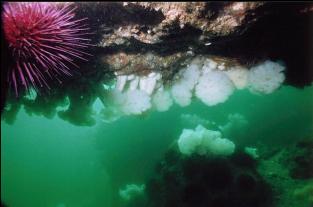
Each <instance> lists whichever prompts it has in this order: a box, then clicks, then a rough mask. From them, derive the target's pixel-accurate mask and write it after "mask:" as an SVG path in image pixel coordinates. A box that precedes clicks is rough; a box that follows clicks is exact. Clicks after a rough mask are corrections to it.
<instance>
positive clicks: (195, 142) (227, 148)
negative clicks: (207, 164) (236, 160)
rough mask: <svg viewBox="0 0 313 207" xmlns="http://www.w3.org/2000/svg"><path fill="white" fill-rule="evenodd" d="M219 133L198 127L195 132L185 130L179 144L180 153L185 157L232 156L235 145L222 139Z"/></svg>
mask: <svg viewBox="0 0 313 207" xmlns="http://www.w3.org/2000/svg"><path fill="white" fill-rule="evenodd" d="M221 137H222V134H221V133H220V132H219V131H212V130H208V129H206V128H204V127H203V126H202V125H198V126H197V127H196V128H195V130H192V129H184V130H183V132H182V133H181V135H180V137H179V139H178V141H177V143H178V148H179V151H180V152H181V153H182V154H185V155H191V154H193V153H197V154H199V155H218V156H220V155H230V154H232V153H233V152H234V151H235V144H234V143H233V142H232V141H230V140H228V139H225V138H221Z"/></svg>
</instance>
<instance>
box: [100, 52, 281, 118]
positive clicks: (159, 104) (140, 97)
mask: <svg viewBox="0 0 313 207" xmlns="http://www.w3.org/2000/svg"><path fill="white" fill-rule="evenodd" d="M283 70H284V66H282V65H281V64H279V63H276V62H272V61H269V60H267V61H265V62H264V63H260V64H258V65H257V66H254V67H252V68H251V69H250V70H249V69H248V68H245V67H243V66H234V67H230V68H226V67H225V66H224V65H223V64H218V63H217V62H215V61H214V60H212V59H209V58H207V59H203V58H195V59H194V60H192V61H191V63H190V64H189V65H188V66H187V67H185V68H182V69H180V70H179V72H178V73H177V74H176V75H175V76H174V77H173V79H172V80H171V81H170V83H167V84H164V81H163V80H162V74H161V73H160V72H151V73H149V74H146V75H142V76H139V75H138V76H137V75H134V74H131V75H128V76H127V75H117V81H116V85H115V89H113V90H110V91H108V92H107V93H106V94H105V95H106V99H108V100H109V104H107V106H106V108H105V109H104V111H105V112H104V114H110V113H109V112H108V110H111V111H115V113H114V114H115V115H116V114H119V116H122V115H123V114H125V115H130V114H135V115H136V114H137V115H138V114H142V113H144V112H146V111H148V110H150V109H156V110H157V111H167V110H168V109H169V108H170V107H171V106H172V105H173V103H176V104H177V105H179V106H181V107H186V106H188V105H190V104H191V102H192V100H193V98H198V99H199V100H201V101H202V102H203V103H204V104H206V105H207V106H214V105H217V104H220V103H223V102H225V101H226V100H227V99H228V98H229V96H231V95H232V94H233V92H234V91H235V90H236V89H238V90H241V89H244V88H248V89H249V90H250V91H252V92H253V93H259V94H262V93H263V94H269V93H272V92H273V91H274V90H276V89H277V88H278V87H279V86H280V85H281V84H282V82H283V81H284V74H283V73H282V71H283Z"/></svg>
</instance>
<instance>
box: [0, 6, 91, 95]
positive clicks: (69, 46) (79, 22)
mask: <svg viewBox="0 0 313 207" xmlns="http://www.w3.org/2000/svg"><path fill="white" fill-rule="evenodd" d="M74 10H75V8H72V7H71V6H70V5H69V4H61V5H56V3H43V2H41V3H35V2H32V3H21V2H15V3H6V4H4V7H3V14H2V21H3V22H2V23H3V30H4V36H5V39H6V41H7V42H8V46H9V50H10V51H11V55H12V57H13V59H14V64H13V66H12V67H10V68H8V82H9V84H10V86H12V87H13V88H14V90H15V94H16V96H18V94H19V91H20V90H23V89H25V90H26V91H28V90H29V88H30V87H33V88H34V89H35V90H36V91H38V88H39V87H46V88H50V87H49V84H48V79H49V78H50V79H55V80H58V81H59V82H61V80H60V79H61V78H62V76H71V75H72V73H71V69H72V66H74V67H77V68H78V67H79V66H78V65H77V64H75V61H76V60H77V59H81V60H87V59H86V58H85V56H90V54H88V53H86V52H85V49H86V48H87V47H88V46H90V44H89V42H90V39H88V37H86V36H87V35H88V34H90V33H89V32H88V30H89V28H88V27H87V26H86V24H84V23H83V22H84V21H85V20H86V19H87V18H83V19H75V13H74Z"/></svg>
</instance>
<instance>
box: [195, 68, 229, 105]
mask: <svg viewBox="0 0 313 207" xmlns="http://www.w3.org/2000/svg"><path fill="white" fill-rule="evenodd" d="M233 91H234V85H233V83H232V81H231V80H230V79H229V78H228V77H227V76H226V75H225V74H224V73H223V72H220V71H211V72H209V71H208V72H206V73H205V74H203V75H202V76H201V77H200V79H199V82H198V85H196V96H197V97H198V98H199V99H200V100H201V101H202V102H203V103H205V104H206V105H208V106H213V105H216V104H218V103H223V102H224V101H226V100H227V98H228V97H229V96H230V95H231V94H232V93H233Z"/></svg>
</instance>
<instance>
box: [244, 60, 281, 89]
mask: <svg viewBox="0 0 313 207" xmlns="http://www.w3.org/2000/svg"><path fill="white" fill-rule="evenodd" d="M284 70H285V67H284V66H283V65H281V64H279V63H275V62H272V61H270V60H267V61H265V62H264V63H262V64H258V65H256V66H254V67H252V68H251V69H250V71H249V74H248V87H249V89H250V91H251V92H254V93H264V94H269V93H272V92H273V91H275V90H276V89H278V88H279V86H280V85H281V84H282V83H283V82H284V80H285V75H284V74H283V73H282V72H283V71H284Z"/></svg>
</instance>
